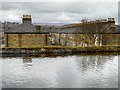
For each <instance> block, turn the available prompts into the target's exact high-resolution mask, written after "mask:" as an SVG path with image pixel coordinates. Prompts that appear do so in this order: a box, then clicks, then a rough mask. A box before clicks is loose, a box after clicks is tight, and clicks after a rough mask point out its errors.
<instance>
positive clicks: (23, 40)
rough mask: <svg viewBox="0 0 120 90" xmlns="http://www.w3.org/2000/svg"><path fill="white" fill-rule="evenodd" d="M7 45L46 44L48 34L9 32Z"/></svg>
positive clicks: (35, 45) (31, 45)
mask: <svg viewBox="0 0 120 90" xmlns="http://www.w3.org/2000/svg"><path fill="white" fill-rule="evenodd" d="M6 37H7V42H6V47H37V46H46V45H47V42H46V34H7V35H6Z"/></svg>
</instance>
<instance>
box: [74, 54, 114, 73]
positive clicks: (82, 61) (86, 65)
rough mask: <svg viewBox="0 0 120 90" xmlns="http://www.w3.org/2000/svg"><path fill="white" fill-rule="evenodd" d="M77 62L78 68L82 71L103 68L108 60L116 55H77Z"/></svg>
mask: <svg viewBox="0 0 120 90" xmlns="http://www.w3.org/2000/svg"><path fill="white" fill-rule="evenodd" d="M75 59H76V60H75V61H76V62H77V64H76V65H77V68H78V69H81V70H82V71H86V70H88V69H91V68H93V69H95V68H96V69H97V70H99V69H103V66H104V64H105V63H106V62H108V61H110V60H113V59H114V56H112V55H109V56H100V55H94V56H90V55H89V56H87V57H86V56H80V57H79V56H76V58H75Z"/></svg>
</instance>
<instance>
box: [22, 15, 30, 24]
mask: <svg viewBox="0 0 120 90" xmlns="http://www.w3.org/2000/svg"><path fill="white" fill-rule="evenodd" d="M22 22H23V23H32V18H31V15H23V17H22Z"/></svg>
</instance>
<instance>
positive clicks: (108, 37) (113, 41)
mask: <svg viewBox="0 0 120 90" xmlns="http://www.w3.org/2000/svg"><path fill="white" fill-rule="evenodd" d="M102 45H120V34H104V35H103V39H102Z"/></svg>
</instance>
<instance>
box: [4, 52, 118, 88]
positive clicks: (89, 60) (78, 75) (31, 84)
mask: <svg viewBox="0 0 120 90" xmlns="http://www.w3.org/2000/svg"><path fill="white" fill-rule="evenodd" d="M117 56H118V53H114V54H111V53H95V54H88V53H80V54H75V55H72V54H69V55H65V54H64V55H63V54H62V55H59V56H58V55H52V54H51V55H50V56H49V55H45V54H44V55H21V56H19V57H4V58H3V60H2V63H3V87H4V88H6V87H7V88H9V87H10V88H16V87H18V88H21V87H22V88H90V87H91V88H116V87H118V60H117V58H116V57H117Z"/></svg>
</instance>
